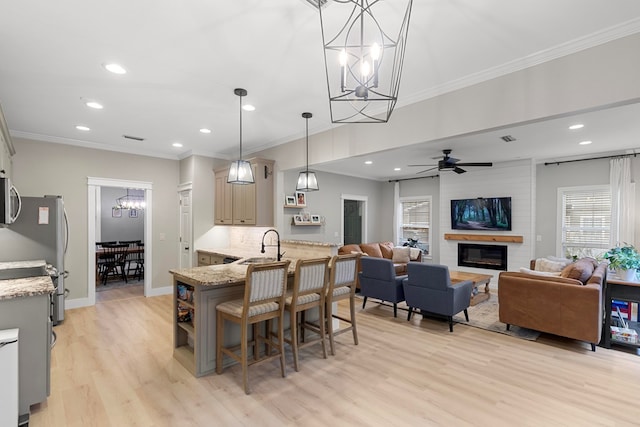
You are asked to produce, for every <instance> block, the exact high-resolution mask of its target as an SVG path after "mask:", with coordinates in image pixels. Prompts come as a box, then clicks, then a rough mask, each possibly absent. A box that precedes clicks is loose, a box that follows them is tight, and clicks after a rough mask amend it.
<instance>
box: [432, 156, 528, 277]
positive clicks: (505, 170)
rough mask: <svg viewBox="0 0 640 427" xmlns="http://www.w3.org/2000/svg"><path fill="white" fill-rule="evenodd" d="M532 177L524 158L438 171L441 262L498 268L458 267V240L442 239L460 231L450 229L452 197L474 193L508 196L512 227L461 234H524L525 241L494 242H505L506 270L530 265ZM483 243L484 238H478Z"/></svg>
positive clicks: (472, 197) (474, 196) (491, 272)
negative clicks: (463, 169) (457, 170)
mask: <svg viewBox="0 0 640 427" xmlns="http://www.w3.org/2000/svg"><path fill="white" fill-rule="evenodd" d="M535 179H536V168H535V165H534V164H533V162H531V161H527V160H523V161H518V162H510V163H506V164H495V165H494V166H493V167H492V168H486V169H480V168H478V169H477V170H473V171H468V172H467V173H465V174H460V175H458V174H455V173H441V174H440V235H439V238H440V263H441V264H444V265H448V266H449V268H450V269H455V270H461V271H470V272H475V273H481V274H494V277H497V275H498V273H499V272H498V271H494V270H485V269H477V268H469V267H458V243H459V241H457V240H444V234H445V233H459V232H460V230H452V229H451V200H456V199H474V198H477V197H511V206H512V210H511V221H512V223H513V225H512V229H511V231H503V232H500V231H486V232H485V231H464V234H504V235H505V236H507V235H518V236H523V237H524V243H501V242H500V243H496V244H500V245H503V244H504V245H506V246H507V252H508V254H507V262H508V266H507V269H508V270H511V271H513V270H518V269H519V268H520V267H525V266H528V265H529V261H530V260H531V258H532V257H533V255H534V249H535V242H534V239H535V236H534V232H533V230H534V229H535V226H534V224H535V211H534V206H535ZM477 243H481V244H482V243H485V242H477Z"/></svg>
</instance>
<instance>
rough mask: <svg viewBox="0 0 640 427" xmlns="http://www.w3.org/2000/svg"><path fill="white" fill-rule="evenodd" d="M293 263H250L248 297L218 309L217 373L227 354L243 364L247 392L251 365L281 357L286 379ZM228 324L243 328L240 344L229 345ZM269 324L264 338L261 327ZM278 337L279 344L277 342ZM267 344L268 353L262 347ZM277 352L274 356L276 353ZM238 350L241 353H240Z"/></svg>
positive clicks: (282, 372)
mask: <svg viewBox="0 0 640 427" xmlns="http://www.w3.org/2000/svg"><path fill="white" fill-rule="evenodd" d="M289 263H290V261H279V262H273V263H266V264H249V267H248V268H247V273H246V277H245V288H244V298H242V299H236V300H232V301H227V302H223V303H221V304H218V305H217V306H216V313H217V314H216V372H217V373H218V374H221V373H222V370H223V359H222V357H223V355H227V356H229V357H231V358H232V359H234V360H236V361H237V362H239V363H240V364H241V365H242V384H243V387H244V392H245V393H246V394H249V393H250V392H251V390H250V387H249V377H248V368H249V365H254V364H257V363H262V362H266V361H268V360H271V359H274V358H276V357H279V359H280V372H281V374H282V377H283V378H284V377H286V371H285V366H284V365H285V358H284V326H283V322H282V319H283V318H284V299H285V292H286V289H287V276H288V269H289ZM273 319H277V320H278V332H277V335H273V334H271V331H272V327H271V321H272V320H273ZM225 321H229V322H233V323H235V324H238V325H239V326H240V345H233V346H225V336H224V331H225V324H224V323H225ZM263 322H265V323H266V328H265V329H264V335H262V334H261V331H260V328H259V326H260V324H261V323H263ZM249 326H252V329H253V334H252V335H253V336H252V337H251V339H249V334H248V331H247V329H248V328H249ZM274 338H277V341H274ZM260 343H265V344H266V350H265V352H264V354H262V355H261V354H260V351H259V348H258V345H259V344H260ZM249 346H251V347H252V348H253V360H252V361H249ZM274 349H275V350H276V352H275V353H274V352H273V350H274ZM238 350H240V353H239V354H238Z"/></svg>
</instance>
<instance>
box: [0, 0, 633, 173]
mask: <svg viewBox="0 0 640 427" xmlns="http://www.w3.org/2000/svg"><path fill="white" fill-rule="evenodd" d="M328 7H331V5H329V6H328ZM551 12H552V13H551ZM635 32H640V2H638V1H637V0H617V1H616V2H615V3H612V2H611V1H610V0H563V1H562V2H558V1H554V0H529V1H519V2H509V1H504V0H503V1H500V0H485V1H481V2H479V1H477V0H415V1H414V4H413V13H412V17H411V23H410V29H409V35H408V41H407V49H406V55H405V61H404V71H403V75H402V83H401V86H400V94H399V101H398V105H397V107H400V106H402V105H407V104H410V103H413V102H417V101H420V100H423V99H427V98H429V97H432V96H436V95H438V94H441V93H444V92H446V91H449V90H454V89H458V88H460V87H464V85H468V84H472V83H477V82H478V81H482V79H487V78H491V77H495V76H496V73H499V72H500V70H507V69H508V70H511V71H514V70H515V69H517V68H518V67H520V68H522V67H524V65H522V64H525V63H527V64H531V63H533V62H534V61H535V60H541V58H547V59H551V58H553V57H554V55H555V56H558V55H559V53H557V52H564V54H566V53H571V52H572V48H573V46H580V47H581V48H585V47H589V46H590V45H595V44H598V43H603V42H605V41H608V40H611V39H612V38H616V37H622V36H625V35H628V34H632V33H635ZM560 48H562V49H560ZM576 49H577V48H574V49H573V51H575V50H576ZM0 52H1V53H2V58H1V60H0V104H1V105H2V108H3V110H4V114H5V117H6V120H7V123H8V125H9V128H10V131H11V134H12V135H13V136H14V137H26V138H31V139H36V140H41V141H49V142H53V143H67V144H75V145H80V146H86V147H91V148H102V149H109V150H117V151H123V152H129V153H137V154H145V155H150V156H158V157H165V158H176V159H178V158H184V157H186V156H188V155H190V154H199V155H207V156H213V157H219V158H228V159H230V158H234V157H237V156H238V141H239V99H238V97H237V96H236V95H234V93H233V90H234V88H236V87H242V88H245V89H247V91H248V95H247V97H246V98H244V101H243V102H244V103H249V104H252V105H254V106H255V107H256V110H255V111H253V112H244V113H243V146H244V151H245V154H248V153H251V152H255V151H259V150H262V149H265V148H268V147H272V146H275V145H278V144H282V143H285V142H288V141H291V140H294V139H297V138H300V137H303V135H304V125H305V124H304V119H302V118H301V116H300V114H301V113H302V112H303V111H311V112H313V114H314V117H313V118H312V119H311V120H310V121H309V129H310V133H316V132H320V131H324V130H327V129H330V128H331V127H332V126H336V125H332V124H331V123H330V117H329V104H328V99H327V87H326V77H325V70H324V62H323V53H322V38H321V32H320V19H319V17H318V12H317V10H315V9H314V8H313V7H311V6H310V5H309V4H308V3H307V1H306V0H269V1H260V0H235V1H226V2H220V1H210V0H209V1H203V0H191V1H189V2H176V1H169V0H138V1H135V2H131V1H124V0H112V1H109V2H105V1H96V0H60V1H56V2H43V1H38V0H22V1H19V2H2V4H1V5H0ZM110 62H116V63H119V64H121V65H122V66H124V67H125V68H126V70H127V73H126V74H124V75H116V74H112V73H109V72H108V71H106V70H105V69H104V68H103V65H104V64H105V63H110ZM91 100H93V101H98V102H100V103H101V104H103V105H104V109H102V110H93V109H90V108H87V107H86V106H85V102H86V101H91ZM397 107H396V108H397ZM638 113H640V111H639V107H638V106H637V105H632V106H626V107H617V108H616V109H615V110H614V109H608V110H603V111H600V112H591V113H586V114H582V115H580V116H579V117H573V118H563V119H554V120H550V121H546V122H541V123H535V124H528V125H525V126H519V127H514V128H509V129H501V130H495V131H491V132H487V133H483V134H477V135H466V136H462V137H460V138H456V139H455V140H448V141H436V142H430V143H429V144H419V145H415V146H412V147H406V148H403V149H402V150H394V151H389V152H384V153H377V154H372V155H371V156H367V158H364V157H362V158H352V159H348V160H344V161H339V162H334V163H331V164H325V165H318V169H320V170H327V171H332V172H338V173H344V174H349V175H355V176H364V177H369V178H374V179H392V178H397V177H407V176H415V172H418V171H419V170H422V169H420V168H407V165H408V164H414V163H421V164H422V163H424V164H428V163H432V162H433V160H432V157H434V156H437V155H439V154H440V151H441V150H442V149H444V148H451V149H453V150H454V151H453V154H452V156H453V157H456V158H459V159H461V161H462V162H465V161H469V162H481V161H494V162H497V161H506V160H512V159H516V158H527V157H533V158H541V157H542V156H544V157H545V158H553V157H563V156H567V155H576V153H585V154H590V153H602V152H605V151H607V152H611V151H619V150H629V149H633V148H634V147H633V146H632V145H633V144H631V145H630V142H629V141H632V140H633V139H634V138H636V137H637V135H640V121H639V120H637V119H636V118H637V117H638ZM391 120H393V116H392V117H391ZM574 121H582V122H584V124H585V127H584V128H583V129H582V130H580V131H575V132H569V131H568V130H567V126H568V125H569V124H570V123H572V122H574ZM76 125H83V126H87V127H89V128H90V129H91V130H90V131H79V130H77V129H76V128H75V126H76ZM347 126H348V125H347ZM371 126H384V125H379V124H372V125H371ZM201 128H208V129H211V130H212V132H211V133H210V134H203V133H200V132H199V129H201ZM507 134H509V135H512V136H513V137H515V138H516V141H514V142H510V143H505V142H504V141H502V140H501V139H500V138H499V137H500V136H503V135H507ZM123 135H130V136H135V137H140V138H144V141H135V140H130V139H125V138H123ZM583 139H590V140H593V144H591V145H588V146H579V148H576V147H578V146H577V145H576V144H577V142H578V140H580V141H581V140H583ZM470 141H473V142H475V143H474V144H469V142H470ZM176 142H177V143H180V144H182V147H180V148H177V147H174V146H172V144H173V143H176ZM605 147H606V148H605ZM541 153H543V154H541ZM383 159H384V163H383V162H382V160H383ZM364 160H372V161H373V162H374V163H373V165H370V166H368V167H365V166H366V165H364V164H363V162H364ZM376 164H378V165H381V164H385V165H390V164H392V165H393V166H397V167H400V168H402V170H401V171H392V170H391V171H388V170H384V168H380V167H376V166H375V165H376Z"/></svg>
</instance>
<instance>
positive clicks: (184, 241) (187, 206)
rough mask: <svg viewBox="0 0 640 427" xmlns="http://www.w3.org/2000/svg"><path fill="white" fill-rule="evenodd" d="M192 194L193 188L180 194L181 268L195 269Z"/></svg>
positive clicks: (186, 189)
mask: <svg viewBox="0 0 640 427" xmlns="http://www.w3.org/2000/svg"><path fill="white" fill-rule="evenodd" d="M191 193H192V190H191V188H185V189H182V190H181V191H180V192H179V193H178V194H179V196H180V268H191V267H193V256H192V254H193V250H192V249H191V248H192V244H191V243H192V240H193V226H192V225H191V224H192V222H191Z"/></svg>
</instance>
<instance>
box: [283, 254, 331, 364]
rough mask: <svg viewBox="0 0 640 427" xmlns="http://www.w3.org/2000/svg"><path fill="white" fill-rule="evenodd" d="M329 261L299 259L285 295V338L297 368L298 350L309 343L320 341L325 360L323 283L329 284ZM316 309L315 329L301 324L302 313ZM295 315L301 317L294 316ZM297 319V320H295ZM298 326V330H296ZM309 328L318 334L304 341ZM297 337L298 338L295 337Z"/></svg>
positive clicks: (302, 321) (307, 324)
mask: <svg viewBox="0 0 640 427" xmlns="http://www.w3.org/2000/svg"><path fill="white" fill-rule="evenodd" d="M330 259H331V258H329V257H326V258H318V259H306V260H299V261H298V262H297V264H296V275H295V280H294V283H293V290H292V291H291V292H290V293H288V294H287V297H286V299H285V310H286V311H288V312H289V319H290V323H291V336H290V338H289V339H287V338H285V342H287V343H289V345H290V346H291V349H292V351H293V366H294V368H295V370H296V371H299V369H298V349H300V348H302V347H306V346H308V345H310V344H314V343H317V342H320V343H321V344H322V355H323V356H324V358H325V359H326V358H327V347H326V344H325V340H326V334H325V322H324V319H325V313H324V311H325V306H324V305H325V298H326V293H327V284H328V283H329V260H330ZM314 307H317V308H318V312H319V317H318V319H320V320H319V322H318V326H316V325H312V324H309V323H307V322H306V321H305V316H304V314H305V311H306V310H309V309H311V308H314ZM298 314H301V315H300V316H298ZM299 317H300V320H299V319H298V318H299ZM298 327H299V328H300V330H299V331H298ZM307 329H309V330H312V331H314V332H316V333H318V339H315V340H312V341H306V339H305V331H306V330H307ZM299 335H301V337H300V336H299Z"/></svg>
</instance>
